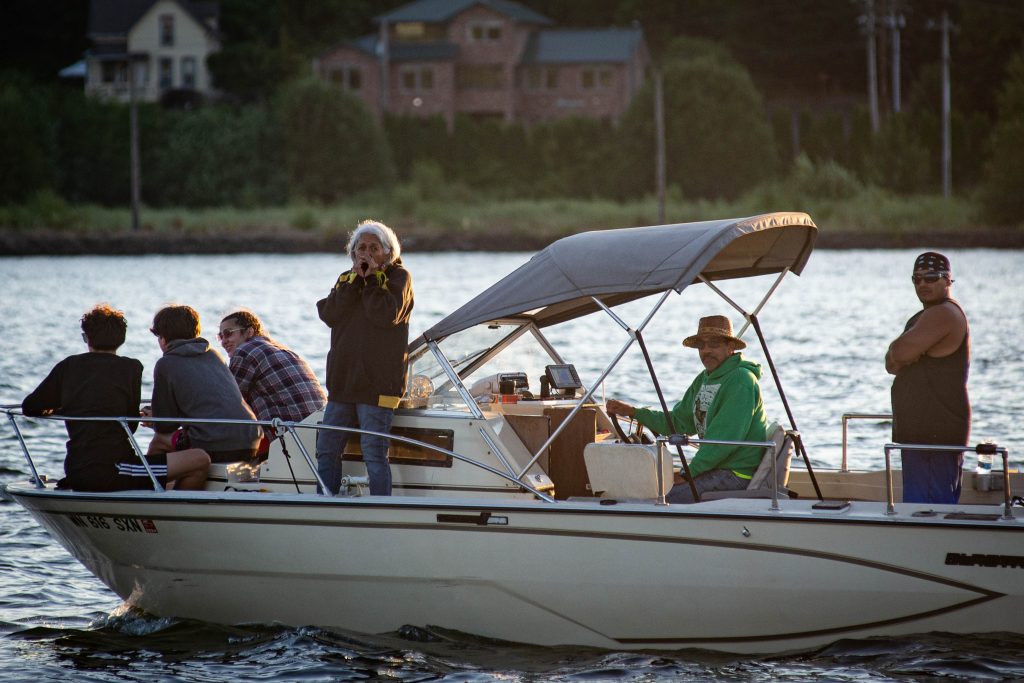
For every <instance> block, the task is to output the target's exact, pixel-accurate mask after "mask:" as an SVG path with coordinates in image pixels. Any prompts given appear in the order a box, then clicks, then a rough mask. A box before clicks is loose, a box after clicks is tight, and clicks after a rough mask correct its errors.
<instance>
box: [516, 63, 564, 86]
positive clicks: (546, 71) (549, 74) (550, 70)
mask: <svg viewBox="0 0 1024 683" xmlns="http://www.w3.org/2000/svg"><path fill="white" fill-rule="evenodd" d="M523 85H524V86H526V88H528V89H529V90H540V89H541V88H542V87H543V88H547V89H548V90H552V89H554V88H557V87H558V69H556V68H554V67H539V66H531V67H529V68H528V69H527V70H526V72H525V74H524V77H523Z"/></svg>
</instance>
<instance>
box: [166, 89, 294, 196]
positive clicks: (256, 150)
mask: <svg viewBox="0 0 1024 683" xmlns="http://www.w3.org/2000/svg"><path fill="white" fill-rule="evenodd" d="M168 116H169V117H170V120H171V123H170V125H169V126H168V129H167V132H166V135H165V142H164V144H163V145H161V147H160V148H159V150H158V152H157V154H156V155H155V159H154V162H153V168H151V169H149V171H148V173H147V178H148V179H149V182H148V183H146V184H147V186H148V187H150V188H151V189H150V191H149V192H147V195H148V196H151V197H154V199H153V204H155V205H174V206H192V207H200V206H222V205H233V206H253V205H264V206H266V205H270V204H280V203H283V202H284V201H285V200H286V199H287V190H286V186H287V182H286V174H285V170H284V158H283V150H282V141H281V135H280V130H279V128H278V127H277V126H276V122H275V121H274V120H273V116H272V115H271V113H270V112H269V111H268V110H267V109H266V108H264V107H261V106H249V107H242V108H239V109H231V108H228V107H205V108H202V109H198V110H193V111H188V112H176V113H174V114H170V115H168ZM157 191H159V195H158V196H154V195H155V193H156V192H157Z"/></svg>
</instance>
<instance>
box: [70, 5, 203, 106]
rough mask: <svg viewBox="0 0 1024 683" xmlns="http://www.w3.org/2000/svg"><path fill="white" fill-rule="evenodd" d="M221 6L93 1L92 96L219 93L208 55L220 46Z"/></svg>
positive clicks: (89, 76) (146, 98)
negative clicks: (132, 77)
mask: <svg viewBox="0 0 1024 683" xmlns="http://www.w3.org/2000/svg"><path fill="white" fill-rule="evenodd" d="M219 17H220V5H219V3H217V2H205V1H198V0H91V3H90V6H89V29H88V30H89V40H90V42H91V43H92V47H91V48H90V49H89V52H88V53H87V55H86V58H85V64H86V75H85V92H86V94H87V95H91V96H96V97H104V98H109V99H115V100H121V101H128V99H129V98H130V95H131V89H130V87H129V86H130V82H129V80H128V78H129V74H130V73H132V69H133V67H134V72H135V96H136V98H138V99H139V100H140V101H148V102H155V101H159V100H162V99H166V98H168V97H169V96H172V95H178V96H179V97H186V98H188V97H191V98H196V97H206V96H209V95H211V94H213V93H214V87H213V82H212V79H211V78H210V72H209V70H208V69H207V66H206V58H207V57H208V56H209V55H211V54H213V53H214V52H217V51H218V50H220V43H221V41H220V33H219V30H218V21H219Z"/></svg>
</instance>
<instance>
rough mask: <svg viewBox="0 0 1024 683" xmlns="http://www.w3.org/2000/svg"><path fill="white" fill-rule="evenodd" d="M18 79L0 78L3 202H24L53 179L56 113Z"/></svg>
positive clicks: (0, 185) (0, 193)
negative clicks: (53, 121) (54, 120)
mask: <svg viewBox="0 0 1024 683" xmlns="http://www.w3.org/2000/svg"><path fill="white" fill-rule="evenodd" d="M17 80H18V79H11V80H7V79H0V130H2V131H3V134H2V135H0V159H2V160H3V161H2V162H0V202H12V201H13V202H22V201H24V200H25V199H27V198H28V197H29V196H30V195H31V194H32V193H33V192H36V191H38V190H41V189H44V188H49V187H52V185H53V181H54V175H55V173H54V164H53V160H54V154H55V149H54V130H53V127H52V124H51V123H50V122H51V121H52V120H53V116H52V115H51V112H50V111H49V108H48V107H47V103H46V101H45V100H44V98H43V97H42V96H41V95H40V94H38V93H37V92H36V90H34V89H33V88H32V87H31V86H29V85H28V84H25V83H20V82H17Z"/></svg>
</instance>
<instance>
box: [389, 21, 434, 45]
mask: <svg viewBox="0 0 1024 683" xmlns="http://www.w3.org/2000/svg"><path fill="white" fill-rule="evenodd" d="M426 35H427V27H426V26H424V25H423V23H422V22H419V21H404V22H402V23H399V24H395V37H396V38H398V39H400V40H416V39H417V38H424V37H426Z"/></svg>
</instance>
